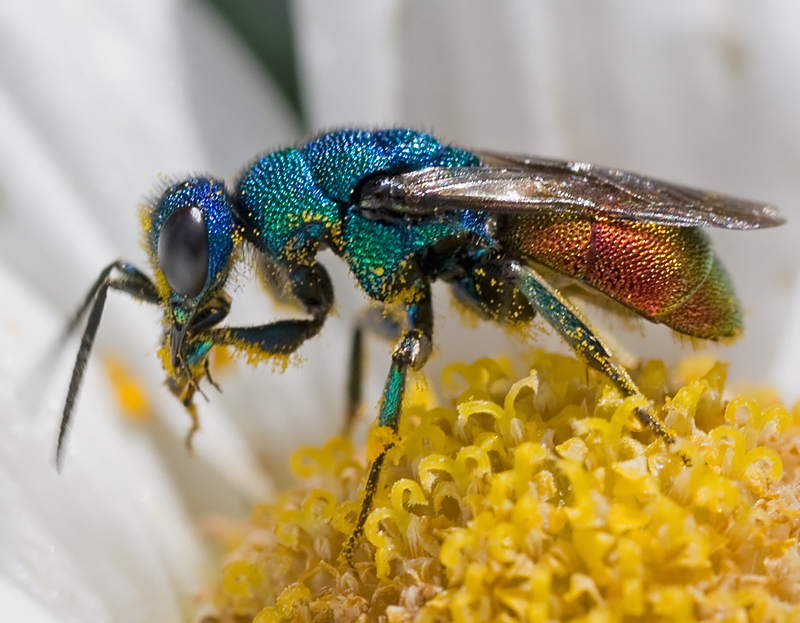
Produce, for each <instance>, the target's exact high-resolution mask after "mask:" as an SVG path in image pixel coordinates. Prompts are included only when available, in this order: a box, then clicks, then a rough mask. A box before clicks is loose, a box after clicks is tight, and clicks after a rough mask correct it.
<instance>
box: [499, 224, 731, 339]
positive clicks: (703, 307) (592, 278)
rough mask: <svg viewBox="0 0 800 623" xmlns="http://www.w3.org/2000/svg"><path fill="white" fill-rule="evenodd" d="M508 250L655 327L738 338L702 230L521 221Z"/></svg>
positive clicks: (721, 274)
mask: <svg viewBox="0 0 800 623" xmlns="http://www.w3.org/2000/svg"><path fill="white" fill-rule="evenodd" d="M507 227H508V229H507V236H506V237H505V238H504V247H505V249H506V250H507V252H508V253H510V254H512V255H516V256H518V257H520V258H522V259H528V260H531V261H534V262H538V263H540V264H543V265H545V266H547V267H549V268H552V269H554V270H557V271H559V272H561V273H564V274H565V275H568V276H570V277H573V278H575V279H578V280H580V281H582V282H584V283H586V284H587V285H589V286H591V287H593V288H595V289H596V290H599V291H600V292H602V293H603V294H606V295H607V296H609V297H611V298H612V299H614V300H615V301H618V302H620V303H622V304H623V305H625V306H627V307H629V308H630V309H632V310H633V311H635V312H636V313H637V314H639V315H641V316H643V317H645V318H647V319H648V320H651V321H653V322H658V323H663V324H665V325H667V326H668V327H670V328H672V329H674V330H676V331H679V332H681V333H685V334H687V335H690V336H692V337H699V338H704V339H711V340H717V339H722V338H728V337H733V336H735V335H736V334H737V333H738V332H739V331H740V329H741V327H742V313H741V309H740V308H739V304H738V301H737V300H736V297H735V295H734V293H733V287H732V285H731V282H730V279H729V277H728V274H727V273H726V272H725V269H724V268H723V267H722V264H721V263H720V262H719V260H718V258H717V256H716V255H715V253H714V250H713V249H712V248H711V244H710V242H709V240H708V238H707V236H706V235H705V233H704V232H703V231H701V230H700V229H698V228H693V227H667V226H662V225H654V224H650V223H639V222H636V221H627V220H616V219H614V220H611V219H602V218H601V219H598V218H587V217H582V216H565V215H563V214H558V215H556V214H552V215H530V214H529V215H524V216H517V217H513V218H511V219H509V221H508V224H507Z"/></svg>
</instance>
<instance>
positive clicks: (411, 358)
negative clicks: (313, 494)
mask: <svg viewBox="0 0 800 623" xmlns="http://www.w3.org/2000/svg"><path fill="white" fill-rule="evenodd" d="M423 287H424V296H423V297H422V300H421V301H419V302H418V303H415V304H413V305H409V306H408V310H407V318H408V324H409V326H410V327H411V328H410V329H409V330H408V331H407V332H406V333H405V335H403V337H402V338H401V340H400V341H399V342H398V344H397V346H396V347H395V349H394V352H393V353H392V365H391V367H390V368H389V376H388V377H387V379H386V384H385V385H384V387H383V395H382V396H381V403H380V411H379V413H378V425H379V426H388V427H389V428H391V429H392V432H394V433H397V428H398V425H399V423H400V411H401V408H402V406H403V395H404V393H405V387H406V373H407V372H408V368H409V367H411V368H414V369H418V368H420V367H421V366H422V365H423V364H424V363H425V361H426V360H427V359H428V357H429V356H430V352H431V336H432V334H433V310H432V307H431V298H430V287H429V286H428V285H427V284H425V285H424V286H423ZM392 445H393V444H391V443H389V444H388V445H386V446H384V448H383V450H381V452H380V454H379V455H378V456H377V458H376V459H375V460H374V461H373V462H372V465H370V468H369V474H368V475H367V484H366V488H365V491H364V499H363V501H362V503H361V510H360V511H359V513H358V519H356V525H355V528H353V532H352V533H351V534H350V537H349V538H348V539H347V541H346V542H345V545H344V547H343V548H342V554H341V557H342V558H343V559H344V560H345V562H347V564H352V558H353V550H354V548H355V545H356V543H357V541H358V539H359V538H360V537H361V535H362V534H364V524H365V523H366V522H367V517H368V516H369V513H370V511H371V510H372V502H373V499H374V498H375V493H376V492H377V490H378V481H379V480H380V475H381V469H382V468H383V464H384V462H385V461H386V453H387V452H388V451H389V450H390V449H391V448H392Z"/></svg>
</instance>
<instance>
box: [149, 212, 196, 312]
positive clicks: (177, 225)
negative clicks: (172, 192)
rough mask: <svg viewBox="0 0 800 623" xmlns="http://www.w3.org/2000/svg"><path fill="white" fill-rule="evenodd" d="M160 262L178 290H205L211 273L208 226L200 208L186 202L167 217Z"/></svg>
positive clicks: (187, 292) (186, 293) (191, 293)
mask: <svg viewBox="0 0 800 623" xmlns="http://www.w3.org/2000/svg"><path fill="white" fill-rule="evenodd" d="M158 265H159V267H160V268H161V272H162V273H164V277H165V278H166V280H167V283H168V284H169V287H170V288H172V289H173V290H174V291H175V292H177V293H178V294H182V295H183V296H188V297H190V298H192V297H195V296H197V295H198V294H200V292H202V291H203V287H204V286H205V285H206V277H207V276H208V229H207V228H206V222H205V219H203V213H202V212H201V211H200V209H199V208H196V207H190V206H184V207H182V208H178V209H177V210H175V211H174V212H173V213H172V214H170V215H169V216H168V217H167V220H165V221H164V224H163V225H162V226H161V233H160V234H159V236H158Z"/></svg>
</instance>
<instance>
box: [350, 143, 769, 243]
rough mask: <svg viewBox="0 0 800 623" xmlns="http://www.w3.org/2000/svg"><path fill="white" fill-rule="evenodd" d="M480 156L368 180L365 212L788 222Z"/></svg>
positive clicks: (743, 204)
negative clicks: (471, 163) (463, 163)
mask: <svg viewBox="0 0 800 623" xmlns="http://www.w3.org/2000/svg"><path fill="white" fill-rule="evenodd" d="M477 155H478V157H479V158H480V159H481V161H482V163H483V164H484V165H485V166H480V167H453V168H446V167H432V168H428V169H421V170H418V171H409V172H406V173H397V174H390V175H385V176H377V177H375V178H373V179H370V180H367V181H366V182H365V184H364V186H363V187H362V189H361V196H360V203H359V206H360V207H361V208H362V209H363V210H364V211H365V212H367V213H370V212H372V213H374V215H375V217H376V218H380V217H381V216H386V217H389V218H391V217H394V218H397V217H408V216H411V217H414V216H418V217H423V216H426V215H431V214H435V213H437V212H440V211H449V210H476V211H478V210H479V211H485V212H495V213H497V212H500V213H509V214H514V213H516V214H519V213H520V212H528V213H536V212H539V213H548V214H552V213H561V214H569V215H580V216H586V217H591V218H606V219H618V220H631V221H637V222H640V223H655V224H659V225H668V226H672V227H722V228H726V229H755V228H759V227H773V226H775V225H780V224H781V223H783V222H784V220H783V219H782V218H781V217H780V216H779V215H778V213H777V210H776V209H775V208H774V207H773V206H770V205H766V204H762V203H756V202H752V201H746V200H743V199H737V198H735V197H728V196H726V195H720V194H718V193H712V192H707V191H703V190H697V189H694V188H687V187H684V186H679V185H676V184H671V183H669V182H662V181H659V180H654V179H651V178H648V177H643V176H641V175H636V174H634V173H627V172H625V171H619V170H617V169H607V168H603V167H598V166H595V165H593V164H587V163H583V162H566V161H560V160H546V159H541V158H527V157H517V156H505V155H500V154H491V153H477Z"/></svg>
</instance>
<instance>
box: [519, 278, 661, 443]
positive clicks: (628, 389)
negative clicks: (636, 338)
mask: <svg viewBox="0 0 800 623" xmlns="http://www.w3.org/2000/svg"><path fill="white" fill-rule="evenodd" d="M506 270H507V271H508V276H510V277H511V278H512V279H513V280H514V281H515V282H516V284H517V287H518V288H519V290H520V291H521V292H522V293H523V294H524V295H525V297H526V298H527V299H528V301H529V302H530V304H531V305H532V306H533V307H534V309H536V311H537V312H538V313H540V314H541V315H542V317H543V318H544V319H545V320H546V321H547V322H548V323H549V324H550V325H551V326H552V327H553V328H554V329H555V330H556V331H558V333H559V335H561V337H562V338H563V339H564V341H565V342H566V343H567V344H568V345H569V347H570V348H571V349H572V350H573V351H574V352H575V354H576V355H577V356H578V358H579V359H580V360H581V361H583V362H584V363H585V364H586V365H588V366H591V367H592V368H594V369H595V370H598V371H600V372H602V373H603V374H605V375H606V376H607V377H608V378H609V379H610V380H611V382H612V383H613V384H614V385H615V386H616V387H617V388H619V390H620V391H621V392H622V393H623V395H625V396H642V393H641V392H640V391H639V388H638V387H636V384H635V383H634V382H633V379H631V377H630V375H629V374H628V371H627V370H626V369H625V368H624V367H623V366H621V365H619V364H616V363H614V362H613V361H611V357H612V355H611V351H610V350H609V349H608V347H607V346H606V345H605V344H603V342H602V340H601V339H600V337H599V336H598V335H597V334H596V333H595V332H594V331H593V330H592V328H591V327H590V326H589V324H588V322H586V320H584V319H583V318H582V317H581V314H580V312H578V310H577V309H575V308H574V307H572V305H570V304H569V303H568V302H567V300H566V299H565V298H564V297H563V296H562V295H561V294H560V293H559V292H558V291H557V290H555V289H554V288H553V287H552V286H551V285H550V284H548V283H547V282H546V281H545V280H544V279H543V278H542V277H541V276H540V275H539V274H538V273H537V272H536V271H535V270H533V269H532V268H531V267H530V266H522V265H520V264H518V263H516V262H511V263H509V264H507V266H506ZM636 417H637V419H638V420H639V421H640V422H641V423H642V424H643V425H644V426H646V427H647V428H649V429H650V430H652V431H653V432H654V433H655V434H656V435H658V436H659V437H660V438H661V439H663V440H664V441H666V442H667V443H672V442H673V441H674V439H673V437H672V435H671V434H670V433H668V432H667V431H666V430H664V427H663V425H662V424H661V422H660V421H659V420H658V418H656V416H655V414H654V413H653V412H652V411H651V410H650V409H645V408H638V409H636Z"/></svg>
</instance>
